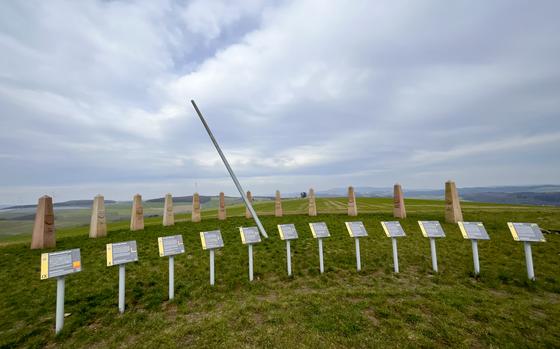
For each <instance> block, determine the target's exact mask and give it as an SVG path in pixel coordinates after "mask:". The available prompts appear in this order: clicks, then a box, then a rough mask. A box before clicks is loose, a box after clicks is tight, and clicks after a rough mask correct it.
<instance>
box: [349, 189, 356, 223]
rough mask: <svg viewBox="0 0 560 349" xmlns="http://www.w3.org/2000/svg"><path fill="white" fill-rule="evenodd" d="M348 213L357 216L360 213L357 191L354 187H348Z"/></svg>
mask: <svg viewBox="0 0 560 349" xmlns="http://www.w3.org/2000/svg"><path fill="white" fill-rule="evenodd" d="M348 215H349V216H357V215H358V205H356V193H355V192H354V187H352V186H350V187H348Z"/></svg>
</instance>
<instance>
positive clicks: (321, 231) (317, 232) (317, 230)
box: [309, 222, 331, 274]
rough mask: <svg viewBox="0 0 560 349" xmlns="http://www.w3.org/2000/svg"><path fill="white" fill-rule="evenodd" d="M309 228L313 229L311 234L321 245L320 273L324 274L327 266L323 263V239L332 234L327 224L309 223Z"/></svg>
mask: <svg viewBox="0 0 560 349" xmlns="http://www.w3.org/2000/svg"><path fill="white" fill-rule="evenodd" d="M309 227H310V228H311V234H313V237H314V238H315V239H317V243H318V245H319V271H320V272H321V274H323V273H324V272H325V265H324V262H323V239H324V238H328V237H329V236H331V234H330V233H329V228H328V227H327V224H326V223H325V222H318V223H309Z"/></svg>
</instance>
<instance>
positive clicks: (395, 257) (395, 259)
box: [381, 221, 406, 274]
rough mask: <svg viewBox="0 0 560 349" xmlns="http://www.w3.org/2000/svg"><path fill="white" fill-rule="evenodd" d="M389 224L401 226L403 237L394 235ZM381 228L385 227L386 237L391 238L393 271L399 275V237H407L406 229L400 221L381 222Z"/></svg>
mask: <svg viewBox="0 0 560 349" xmlns="http://www.w3.org/2000/svg"><path fill="white" fill-rule="evenodd" d="M389 223H397V225H398V226H399V228H400V229H401V231H402V232H403V235H394V234H393V232H392V231H391V229H390V228H389ZM381 227H383V231H385V235H387V236H388V237H390V238H391V245H392V248H393V271H394V272H395V274H398V273H399V252H398V248H397V237H404V236H406V233H405V232H404V229H403V228H402V226H401V224H400V222H399V221H382V222H381Z"/></svg>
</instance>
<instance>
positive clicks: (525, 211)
mask: <svg viewBox="0 0 560 349" xmlns="http://www.w3.org/2000/svg"><path fill="white" fill-rule="evenodd" d="M317 206H318V208H319V211H320V215H319V216H318V217H308V216H307V215H305V214H302V213H303V212H305V211H306V209H307V205H306V200H290V201H286V202H284V210H285V212H286V213H289V215H286V216H284V217H280V218H276V217H273V216H272V215H271V213H272V210H273V203H272V202H264V201H263V202H257V203H256V204H255V208H256V209H257V211H258V212H259V213H260V215H261V218H262V220H263V224H264V226H265V228H266V229H267V231H268V233H269V235H270V238H269V239H267V240H265V241H264V242H263V243H261V244H259V245H257V246H255V248H254V251H255V281H254V282H253V283H249V282H248V280H247V248H246V246H243V245H242V244H241V242H240V238H239V230H238V227H239V226H248V225H253V224H254V223H253V222H252V220H247V219H245V218H244V217H242V215H243V213H244V208H243V206H240V205H236V206H230V207H229V210H228V213H229V214H230V218H228V220H226V221H218V220H217V219H216V218H215V217H216V210H215V209H206V210H204V211H203V221H202V222H201V223H192V222H190V221H188V215H186V216H183V215H178V216H177V218H178V219H179V220H180V221H179V223H177V224H176V225H175V226H173V227H162V226H161V217H152V218H147V219H146V223H147V226H146V229H145V230H144V231H138V232H130V231H128V228H127V225H128V222H126V221H124V222H113V223H110V224H109V229H110V232H109V235H108V236H107V237H106V238H100V239H89V238H88V237H87V226H84V227H78V228H71V229H59V230H58V232H57V236H58V243H57V250H63V249H69V248H81V252H82V263H83V271H82V272H81V273H78V274H76V275H72V276H69V277H68V278H67V281H66V308H65V311H66V312H67V313H69V314H70V315H69V316H68V317H67V318H66V320H65V327H64V330H63V331H62V333H61V335H60V336H57V337H55V336H54V332H53V327H54V309H55V307H54V302H55V284H56V282H54V280H46V281H45V280H44V281H41V280H40V279H39V267H40V254H41V252H43V251H31V250H29V248H28V242H24V243H11V244H9V245H5V246H0V253H1V254H2V258H0V285H9V287H4V288H3V291H2V292H1V293H0V309H2V315H3V316H1V317H0V347H26V348H29V347H45V346H46V347H53V346H57V347H67V348H86V347H87V348H90V347H121V346H127V347H138V348H153V347H203V348H204V347H213V348H216V347H223V348H232V347H283V348H286V347H300V348H301V347H303V348H317V347H321V348H340V347H364V348H366V347H367V348H371V347H491V346H492V347H534V348H540V347H558V346H560V335H559V333H560V323H558V321H557V319H559V318H560V278H559V275H558V270H559V267H560V261H559V260H558V250H559V249H560V236H559V235H557V234H546V235H545V236H546V239H547V242H545V243H539V244H536V245H535V246H534V248H533V255H534V261H535V272H536V277H537V281H536V282H528V281H527V279H526V271H525V262H524V255H523V246H522V244H520V243H518V242H515V241H513V239H512V237H511V234H510V233H509V231H508V229H507V226H506V222H507V221H529V222H536V223H538V224H539V225H540V226H541V227H543V228H546V229H549V230H555V229H556V230H558V228H560V209H559V208H553V207H532V206H512V205H494V204H475V203H463V212H464V215H465V219H466V220H473V221H482V222H484V224H485V226H486V228H487V230H488V232H489V234H490V237H491V240H490V241H483V242H481V243H480V244H479V252H480V263H481V276H480V277H479V278H474V277H473V275H472V255H471V249H470V244H469V242H468V241H465V240H464V239H463V238H462V236H461V233H460V232H459V229H458V227H457V226H456V225H454V224H443V228H444V230H445V232H446V237H445V238H443V239H440V240H438V242H437V251H438V259H439V266H440V273H438V274H434V273H433V272H432V271H431V265H430V255H429V253H430V252H429V244H428V241H427V239H425V238H424V237H422V236H421V234H420V230H419V228H418V224H417V222H416V221H417V220H419V219H422V220H440V221H442V220H443V211H444V210H443V208H444V206H443V202H441V201H430V200H407V209H408V212H409V216H408V218H407V219H405V220H401V223H402V225H403V227H404V229H405V231H406V233H407V236H406V237H405V238H402V239H400V240H399V245H398V246H399V258H400V267H401V273H400V274H398V275H395V274H394V273H393V272H392V262H391V261H392V260H391V258H392V257H391V242H390V239H388V238H387V237H386V236H385V235H384V233H383V231H382V229H381V225H380V223H379V222H380V221H382V220H392V219H393V218H392V215H391V211H392V200H391V199H371V198H358V207H359V208H360V212H361V213H360V215H359V216H358V217H348V216H347V215H346V214H344V213H342V212H344V210H345V199H326V198H325V199H318V201H317ZM231 216H235V217H231ZM349 220H362V221H363V222H364V224H365V226H366V229H367V230H368V233H369V236H368V237H366V238H363V239H361V251H362V268H363V269H362V271H361V272H356V269H355V256H354V242H353V240H352V239H351V238H350V237H349V236H348V234H347V232H346V230H345V227H344V222H345V221H349ZM313 221H324V222H326V223H327V224H328V227H329V229H330V231H331V237H330V238H328V239H326V240H325V242H324V251H325V268H326V272H325V274H323V275H321V274H319V271H318V256H317V242H316V241H315V240H314V239H313V238H312V237H311V233H310V231H309V226H308V222H313ZM281 223H294V224H295V226H296V228H297V229H298V233H299V239H298V240H297V241H294V242H293V243H292V253H293V254H292V261H293V271H294V276H293V277H292V278H289V277H287V276H286V270H285V268H286V265H285V254H286V251H285V244H284V243H283V242H282V241H280V240H279V238H278V233H277V229H276V225H277V224H281ZM214 229H221V231H222V233H223V237H224V241H225V247H224V248H223V249H222V250H220V251H218V252H217V254H216V286H215V287H213V288H212V287H210V286H209V285H208V253H207V251H202V249H201V246H200V239H199V234H198V233H199V232H200V231H203V230H214ZM173 234H182V235H183V238H184V241H185V246H186V251H187V252H186V253H185V254H184V255H180V256H177V257H176V258H175V282H176V299H175V300H174V301H172V302H169V301H167V300H166V295H167V260H166V259H165V258H160V257H159V256H158V251H157V237H158V236H165V235H173ZM131 239H135V240H137V242H138V248H139V251H138V252H139V258H140V260H139V262H137V263H133V264H130V265H128V266H127V274H126V278H127V281H126V282H127V284H126V289H127V294H126V311H125V313H124V314H123V315H119V314H118V310H117V275H118V271H117V269H116V268H114V267H107V266H106V261H105V244H107V243H109V242H117V241H126V240H131Z"/></svg>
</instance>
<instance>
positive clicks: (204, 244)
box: [200, 229, 224, 286]
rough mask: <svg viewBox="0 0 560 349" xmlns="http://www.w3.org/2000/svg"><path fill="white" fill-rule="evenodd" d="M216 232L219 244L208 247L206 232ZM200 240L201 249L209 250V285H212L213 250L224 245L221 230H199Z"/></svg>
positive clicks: (213, 270) (213, 275)
mask: <svg viewBox="0 0 560 349" xmlns="http://www.w3.org/2000/svg"><path fill="white" fill-rule="evenodd" d="M215 232H218V236H219V242H220V244H218V245H216V246H213V247H208V243H207V241H206V234H208V233H215ZM200 241H201V243H202V249H203V250H208V251H209V255H210V286H214V284H215V264H214V263H215V262H214V260H215V251H214V250H216V249H218V248H223V247H224V240H223V237H222V232H221V231H220V230H219V229H218V230H211V231H201V232H200Z"/></svg>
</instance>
